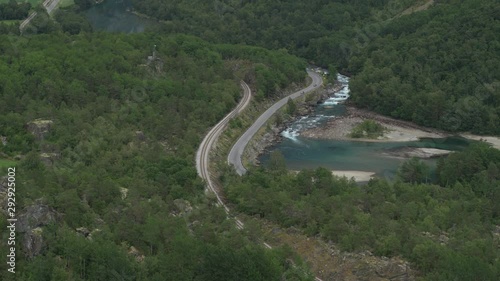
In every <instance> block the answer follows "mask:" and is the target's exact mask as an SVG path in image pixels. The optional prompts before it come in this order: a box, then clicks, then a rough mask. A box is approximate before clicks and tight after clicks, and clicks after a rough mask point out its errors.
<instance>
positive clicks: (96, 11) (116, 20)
mask: <svg viewBox="0 0 500 281" xmlns="http://www.w3.org/2000/svg"><path fill="white" fill-rule="evenodd" d="M131 7H132V2H131V0H105V1H104V2H102V3H100V4H96V5H94V6H93V7H92V8H90V9H88V10H87V11H86V12H85V16H86V17H87V20H88V21H89V22H90V24H91V25H92V27H93V28H94V30H101V31H107V32H123V33H137V32H144V31H145V30H146V29H147V28H148V27H151V26H153V25H154V24H155V21H153V20H150V19H146V18H143V17H139V16H137V15H135V14H133V13H131V12H130V10H131Z"/></svg>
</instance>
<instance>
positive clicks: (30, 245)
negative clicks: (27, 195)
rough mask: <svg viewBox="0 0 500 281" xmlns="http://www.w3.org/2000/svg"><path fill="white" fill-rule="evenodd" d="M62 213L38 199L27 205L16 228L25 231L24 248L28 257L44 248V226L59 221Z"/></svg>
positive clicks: (35, 254) (18, 219) (19, 217)
mask: <svg viewBox="0 0 500 281" xmlns="http://www.w3.org/2000/svg"><path fill="white" fill-rule="evenodd" d="M59 218H60V214H58V213H57V212H56V211H55V210H54V209H52V208H51V207H49V206H47V205H45V204H44V203H43V202H42V201H41V200H37V201H36V202H35V203H34V204H33V205H30V206H28V207H26V208H25V209H24V210H23V211H22V212H21V214H20V215H19V216H18V218H17V225H16V230H17V231H18V232H20V233H23V234H24V235H23V241H22V244H23V246H24V247H23V250H24V252H25V255H26V256H27V257H30V258H32V257H35V256H37V255H38V254H40V251H41V250H42V249H43V246H44V241H43V237H42V228H41V227H42V226H45V225H48V224H50V223H54V222H56V221H58V220H59Z"/></svg>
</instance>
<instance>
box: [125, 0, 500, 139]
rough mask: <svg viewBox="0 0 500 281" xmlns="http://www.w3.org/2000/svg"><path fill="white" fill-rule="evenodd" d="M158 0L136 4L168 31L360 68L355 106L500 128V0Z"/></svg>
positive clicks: (457, 127) (447, 125) (456, 126)
mask: <svg viewBox="0 0 500 281" xmlns="http://www.w3.org/2000/svg"><path fill="white" fill-rule="evenodd" d="M192 2H193V1H182V0H176V1H158V0H135V2H134V3H135V8H136V9H137V10H138V11H139V12H141V13H145V14H147V15H149V16H152V17H154V18H157V19H161V20H163V21H164V24H163V28H162V30H163V31H167V32H181V33H190V34H195V35H197V36H201V37H202V38H205V39H207V40H210V41H214V42H229V43H244V44H248V45H260V46H264V47H266V48H271V49H279V48H285V49H287V50H289V51H290V52H292V53H294V54H296V55H298V56H301V57H304V58H307V59H308V60H310V61H311V62H313V63H316V64H319V65H323V66H326V67H329V68H330V69H331V70H332V71H334V70H335V69H337V70H339V71H341V72H345V73H350V74H353V79H352V81H351V85H352V86H351V90H352V97H353V99H352V100H353V103H354V104H355V105H357V106H360V107H366V108H369V109H372V110H374V111H376V112H379V113H382V114H385V115H390V116H393V117H396V118H400V119H405V120H411V121H414V122H416V123H418V124H420V125H425V126H429V127H437V128H441V129H445V130H450V131H471V132H473V133H478V134H495V135H498V134H500V125H499V124H500V118H499V117H498V116H499V114H500V87H499V85H498V84H499V82H498V81H500V80H499V79H500V72H499V71H497V70H496V66H497V65H498V64H499V63H500V43H499V41H498V38H497V36H496V35H497V34H498V33H499V32H500V6H499V5H498V2H497V1H495V0H486V1H480V3H478V2H477V1H475V0H466V1H434V5H433V6H432V7H431V8H430V9H429V10H427V11H421V12H418V13H413V14H410V15H404V16H401V12H402V11H404V10H405V8H407V7H409V6H411V5H418V4H419V3H423V1H397V0H395V1H389V0H387V1H383V0H382V1H343V0H338V1H321V0H317V1H307V2H304V1H285V2H276V1H274V2H273V1H195V2H196V4H195V5H193V3H192Z"/></svg>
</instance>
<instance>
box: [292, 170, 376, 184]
mask: <svg viewBox="0 0 500 281" xmlns="http://www.w3.org/2000/svg"><path fill="white" fill-rule="evenodd" d="M290 172H292V173H295V174H298V173H299V172H300V171H296V170H291V171H290ZM332 175H334V176H337V177H346V178H347V179H351V178H354V181H355V182H365V181H369V180H370V179H371V178H373V176H374V175H375V173H374V172H366V171H335V170H332Z"/></svg>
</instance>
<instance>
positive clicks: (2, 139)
mask: <svg viewBox="0 0 500 281" xmlns="http://www.w3.org/2000/svg"><path fill="white" fill-rule="evenodd" d="M0 142H1V143H2V145H7V137H4V136H0Z"/></svg>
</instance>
